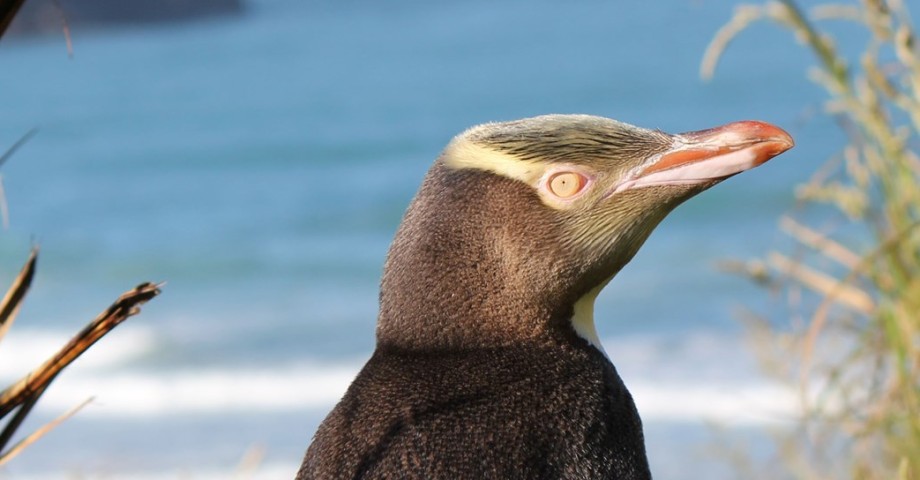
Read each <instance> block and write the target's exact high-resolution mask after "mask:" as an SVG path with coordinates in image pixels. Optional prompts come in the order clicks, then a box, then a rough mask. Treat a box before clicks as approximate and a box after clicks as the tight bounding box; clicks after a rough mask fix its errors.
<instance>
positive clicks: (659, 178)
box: [615, 121, 795, 192]
mask: <svg viewBox="0 0 920 480" xmlns="http://www.w3.org/2000/svg"><path fill="white" fill-rule="evenodd" d="M793 145H795V143H794V142H793V141H792V137H791V136H790V135H789V134H788V133H786V132H785V131H784V130H783V129H781V128H779V127H777V126H775V125H771V124H769V123H765V122H756V121H745V122H735V123H729V124H728V125H722V126H721V127H716V128H710V129H708V130H700V131H697V132H687V133H682V134H679V135H675V136H674V144H673V146H672V147H671V148H670V149H669V150H667V151H665V152H663V153H660V154H658V155H656V156H654V157H652V158H651V159H649V161H647V162H645V163H644V164H643V165H640V166H639V167H638V168H636V169H634V170H633V171H632V172H631V173H630V174H629V175H627V177H626V178H625V179H624V181H622V182H621V183H620V184H619V185H617V187H616V189H615V192H620V191H623V190H626V189H629V188H637V187H644V186H653V185H697V184H703V183H707V182H712V181H717V180H724V179H726V178H728V177H730V176H732V175H735V174H737V173H741V172H743V171H745V170H749V169H751V168H754V167H756V166H758V165H761V164H763V163H764V162H766V161H767V160H769V159H771V158H773V157H775V156H777V155H779V154H781V153H783V152H785V151H786V150H789V149H790V148H792V147H793Z"/></svg>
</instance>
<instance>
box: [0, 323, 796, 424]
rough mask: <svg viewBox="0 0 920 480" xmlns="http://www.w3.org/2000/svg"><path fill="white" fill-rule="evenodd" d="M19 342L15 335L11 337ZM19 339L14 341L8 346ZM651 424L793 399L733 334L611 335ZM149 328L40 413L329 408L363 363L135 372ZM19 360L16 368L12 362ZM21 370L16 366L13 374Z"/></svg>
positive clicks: (11, 347) (25, 339)
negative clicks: (78, 407) (77, 407)
mask: <svg viewBox="0 0 920 480" xmlns="http://www.w3.org/2000/svg"><path fill="white" fill-rule="evenodd" d="M11 336H12V335H11ZM7 340H8V341H7V342H4V345H3V347H4V348H2V349H0V379H2V380H4V381H6V380H9V379H14V378H17V377H18V376H20V375H22V374H23V373H24V372H22V371H18V370H20V369H21V368H22V367H23V363H24V362H25V363H27V364H28V365H38V364H39V363H40V362H41V361H42V360H44V359H45V358H46V357H47V356H48V355H50V353H53V352H54V351H55V350H56V348H57V347H59V346H60V345H61V344H62V343H63V342H64V341H65V340H66V337H65V336H63V335H60V334H58V333H54V332H43V331H26V332H25V333H20V334H18V335H17V336H16V337H14V338H12V339H7ZM9 340H12V341H9ZM604 344H605V348H606V350H607V351H608V352H611V354H612V355H611V357H612V358H613V359H614V362H615V363H616V365H617V368H618V370H619V372H620V374H621V376H623V378H624V381H625V382H626V384H627V385H628V387H629V389H630V391H631V392H632V394H633V398H634V399H635V401H636V405H637V407H638V408H639V411H640V413H641V415H642V417H643V419H644V420H645V421H667V422H687V421H694V422H699V421H703V420H705V421H713V422H718V423H721V424H729V425H749V424H763V423H770V422H779V421H782V420H783V419H784V418H789V417H790V416H791V415H793V414H794V412H795V406H796V404H795V395H794V392H792V391H791V390H789V389H786V388H783V387H782V386H780V385H778V384H775V383H771V382H769V381H767V380H766V379H764V378H763V377H762V376H761V375H759V374H758V373H757V370H756V364H755V363H754V362H753V361H752V359H751V356H750V354H749V353H748V352H747V350H746V349H745V348H744V346H743V344H742V343H741V342H739V341H738V339H737V338H735V337H729V336H728V335H711V334H693V335H688V336H683V337H680V338H674V337H667V336H660V335H658V336H656V335H632V336H627V337H617V338H611V339H606V340H605V341H604ZM155 345H156V338H155V335H154V333H153V332H152V331H151V330H145V329H142V328H141V329H131V330H125V331H124V332H120V334H119V335H114V336H112V338H110V339H107V343H106V345H105V348H98V349H91V350H90V351H89V352H88V353H87V354H86V356H85V357H84V358H81V359H79V360H78V361H77V363H75V364H74V365H73V366H72V367H71V368H70V369H68V370H67V371H65V373H64V374H62V375H61V377H60V378H59V379H58V380H57V381H55V383H54V385H53V386H52V388H50V389H49V390H48V392H47V393H46V394H45V396H44V397H43V398H42V401H41V402H40V403H39V411H42V413H43V414H49V415H50V414H54V413H58V412H60V411H64V410H66V409H68V408H69V407H71V406H73V405H74V404H75V403H78V402H80V401H82V400H83V399H85V398H88V397H92V398H94V401H93V402H92V403H91V404H90V406H89V407H87V408H86V409H85V410H84V412H82V413H81V415H92V416H106V417H125V416H127V417H155V416H176V415H187V414H194V415H201V414H203V415H222V414H229V413H259V412H281V411H298V410H308V409H315V410H326V409H330V408H331V407H332V406H333V405H334V404H335V402H336V401H338V399H339V398H341V396H342V395H343V394H344V392H345V390H346V389H347V388H348V385H349V384H350V383H351V380H352V379H353V378H354V376H355V375H356V374H357V372H358V370H359V369H360V367H361V365H362V364H363V363H364V361H366V357H361V358H353V359H350V360H345V361H336V362H331V361H322V360H317V359H300V360H296V361H292V362H290V363H287V364H276V365H270V366H261V367H258V368H256V367H253V368H233V367H223V366H219V367H208V368H195V367H192V366H186V367H183V368H181V369H174V368H170V369H159V370H157V369H152V368H150V367H145V368H138V367H137V366H136V365H135V363H137V362H134V363H132V362H133V360H135V359H137V358H138V357H140V356H143V355H145V354H146V353H148V352H150V351H151V350H152V349H154V348H155ZM10 358H15V359H16V360H17V361H16V362H10ZM14 366H15V368H14Z"/></svg>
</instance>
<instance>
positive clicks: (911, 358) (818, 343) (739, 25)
mask: <svg viewBox="0 0 920 480" xmlns="http://www.w3.org/2000/svg"><path fill="white" fill-rule="evenodd" d="M760 21H768V22H772V23H775V24H777V25H779V26H781V27H782V28H783V29H785V30H786V31H788V32H789V33H791V34H793V35H794V36H795V38H796V39H797V40H798V41H799V42H800V44H801V45H802V46H803V48H806V49H809V50H811V51H812V52H813V53H814V57H815V59H816V64H815V65H814V66H813V67H811V69H810V70H809V71H808V73H807V76H808V78H810V79H811V80H812V81H814V82H817V83H818V84H819V85H820V86H821V87H823V89H824V90H825V91H826V92H827V94H828V97H829V98H828V100H827V102H826V113H827V114H828V115H831V116H833V117H834V118H835V120H836V121H837V123H838V125H839V126H840V128H841V129H842V130H843V132H844V133H845V134H846V139H847V140H846V142H845V144H844V145H841V149H840V152H839V154H838V155H836V156H834V157H833V158H831V159H830V160H829V161H828V162H827V163H826V164H825V165H824V166H823V167H821V168H820V169H819V170H818V171H816V172H814V175H813V177H812V179H811V180H810V181H809V182H807V183H806V184H803V185H800V186H799V187H798V188H797V190H796V198H797V199H798V200H799V202H800V206H801V208H799V209H798V210H797V211H796V213H794V214H791V215H789V216H787V217H785V218H783V219H781V221H780V223H779V228H780V229H781V230H782V231H783V232H785V233H786V234H788V235H789V237H790V238H791V239H792V240H793V242H792V243H793V244H794V245H795V246H794V247H792V248H791V249H789V251H786V252H780V251H773V252H768V253H766V254H765V255H764V257H763V258H761V259H756V260H752V261H750V262H748V263H747V264H746V266H745V271H746V273H747V274H748V275H750V276H752V277H753V278H755V279H757V280H758V281H760V282H761V283H763V284H764V285H768V286H778V287H780V288H781V289H782V292H784V293H785V297H784V298H786V299H787V301H788V303H787V304H788V310H789V311H787V312H785V313H782V314H780V315H781V316H783V317H785V318H783V319H778V318H777V314H775V313H774V314H773V315H769V314H768V315H766V316H764V315H761V316H759V317H757V320H758V321H757V322H754V323H752V327H753V328H755V329H756V331H757V332H758V333H759V334H761V338H764V339H766V340H764V341H765V342H767V346H768V347H769V348H767V349H765V351H766V352H768V353H767V357H766V360H767V363H765V365H770V366H771V371H772V372H773V373H778V374H779V375H780V376H781V377H782V378H783V379H785V380H787V381H789V382H791V383H793V384H794V385H795V386H796V387H797V388H798V391H799V392H800V395H799V399H800V402H801V407H802V408H801V415H800V417H799V418H797V419H796V428H794V429H792V430H791V431H789V432H787V433H785V434H782V435H780V436H779V437H777V442H778V443H777V446H778V449H777V455H778V456H779V458H778V460H779V461H776V462H771V464H770V465H769V466H762V467H761V468H760V470H759V471H760V473H761V475H760V476H763V477H765V478H781V477H792V478H802V479H829V478H834V479H839V478H855V479H902V480H907V479H915V480H916V479H920V155H918V152H920V144H918V142H920V55H918V45H917V36H916V30H915V28H914V27H913V25H912V23H911V18H910V12H909V8H908V5H907V3H905V2H904V1H903V0H861V1H856V0H854V1H853V2H850V3H834V4H823V5H819V6H816V7H814V8H811V9H809V10H808V11H806V10H804V9H803V8H802V6H801V5H800V4H799V3H798V2H796V1H795V0H779V1H769V2H767V3H764V4H759V5H742V6H739V7H738V8H737V10H736V12H735V15H734V17H733V18H732V20H731V21H730V22H729V23H728V24H726V25H725V26H724V27H723V28H722V29H721V30H720V31H719V32H717V33H716V35H715V37H714V39H713V42H712V44H711V45H710V46H709V48H708V49H707V52H706V54H705V56H704V59H703V64H702V75H703V76H704V77H710V76H712V75H713V73H714V71H715V68H716V65H717V63H718V61H719V59H720V57H721V56H722V53H723V52H724V51H725V49H726V48H727V47H728V45H729V44H730V43H731V41H732V39H734V38H735V37H736V36H737V35H739V34H741V33H742V32H743V31H744V30H745V29H746V28H747V27H748V26H749V25H751V24H752V23H754V22H760ZM838 21H839V22H852V23H854V24H856V25H858V26H859V27H861V28H862V29H864V30H865V31H866V32H867V39H868V41H867V43H866V45H865V47H864V49H863V51H862V52H861V53H860V54H859V55H858V56H856V57H852V58H848V57H847V56H845V55H843V54H842V53H841V51H840V50H839V49H838V48H837V47H836V45H837V43H836V42H835V39H834V37H833V36H832V35H831V34H830V33H829V31H828V29H827V26H828V25H829V23H828V22H838ZM776 54H777V55H781V54H782V52H779V51H778V52H776ZM801 142H802V139H800V143H801ZM787 315H788V316H787ZM786 319H791V321H788V320H786Z"/></svg>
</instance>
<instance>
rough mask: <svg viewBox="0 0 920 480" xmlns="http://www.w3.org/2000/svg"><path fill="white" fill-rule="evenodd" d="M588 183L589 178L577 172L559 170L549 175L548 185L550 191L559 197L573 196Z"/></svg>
mask: <svg viewBox="0 0 920 480" xmlns="http://www.w3.org/2000/svg"><path fill="white" fill-rule="evenodd" d="M587 183H588V179H587V178H585V177H584V176H583V175H581V174H579V173H575V172H559V173H555V174H553V175H552V176H551V177H549V180H548V181H547V186H548V187H549V191H550V192H551V193H552V194H553V195H555V196H557V197H559V198H571V197H573V196H575V195H576V194H577V193H578V192H580V191H581V190H582V189H583V188H585V185H586V184H587Z"/></svg>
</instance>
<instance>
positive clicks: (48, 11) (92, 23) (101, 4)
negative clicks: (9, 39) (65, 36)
mask: <svg viewBox="0 0 920 480" xmlns="http://www.w3.org/2000/svg"><path fill="white" fill-rule="evenodd" d="M242 11H243V0H58V1H55V0H26V2H25V5H24V6H23V7H22V10H20V12H19V14H18V15H17V16H16V18H15V19H14V20H13V23H12V24H11V25H10V28H9V32H8V33H9V34H11V35H15V34H23V33H36V32H38V33H40V32H57V31H60V30H61V26H62V25H63V23H64V19H65V18H66V21H67V24H68V25H69V27H70V28H71V29H80V28H93V27H100V26H117V25H143V24H154V23H165V22H177V21H188V20H196V19H203V18H209V17H216V16H228V15H238V14H240V13H241V12H242Z"/></svg>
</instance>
